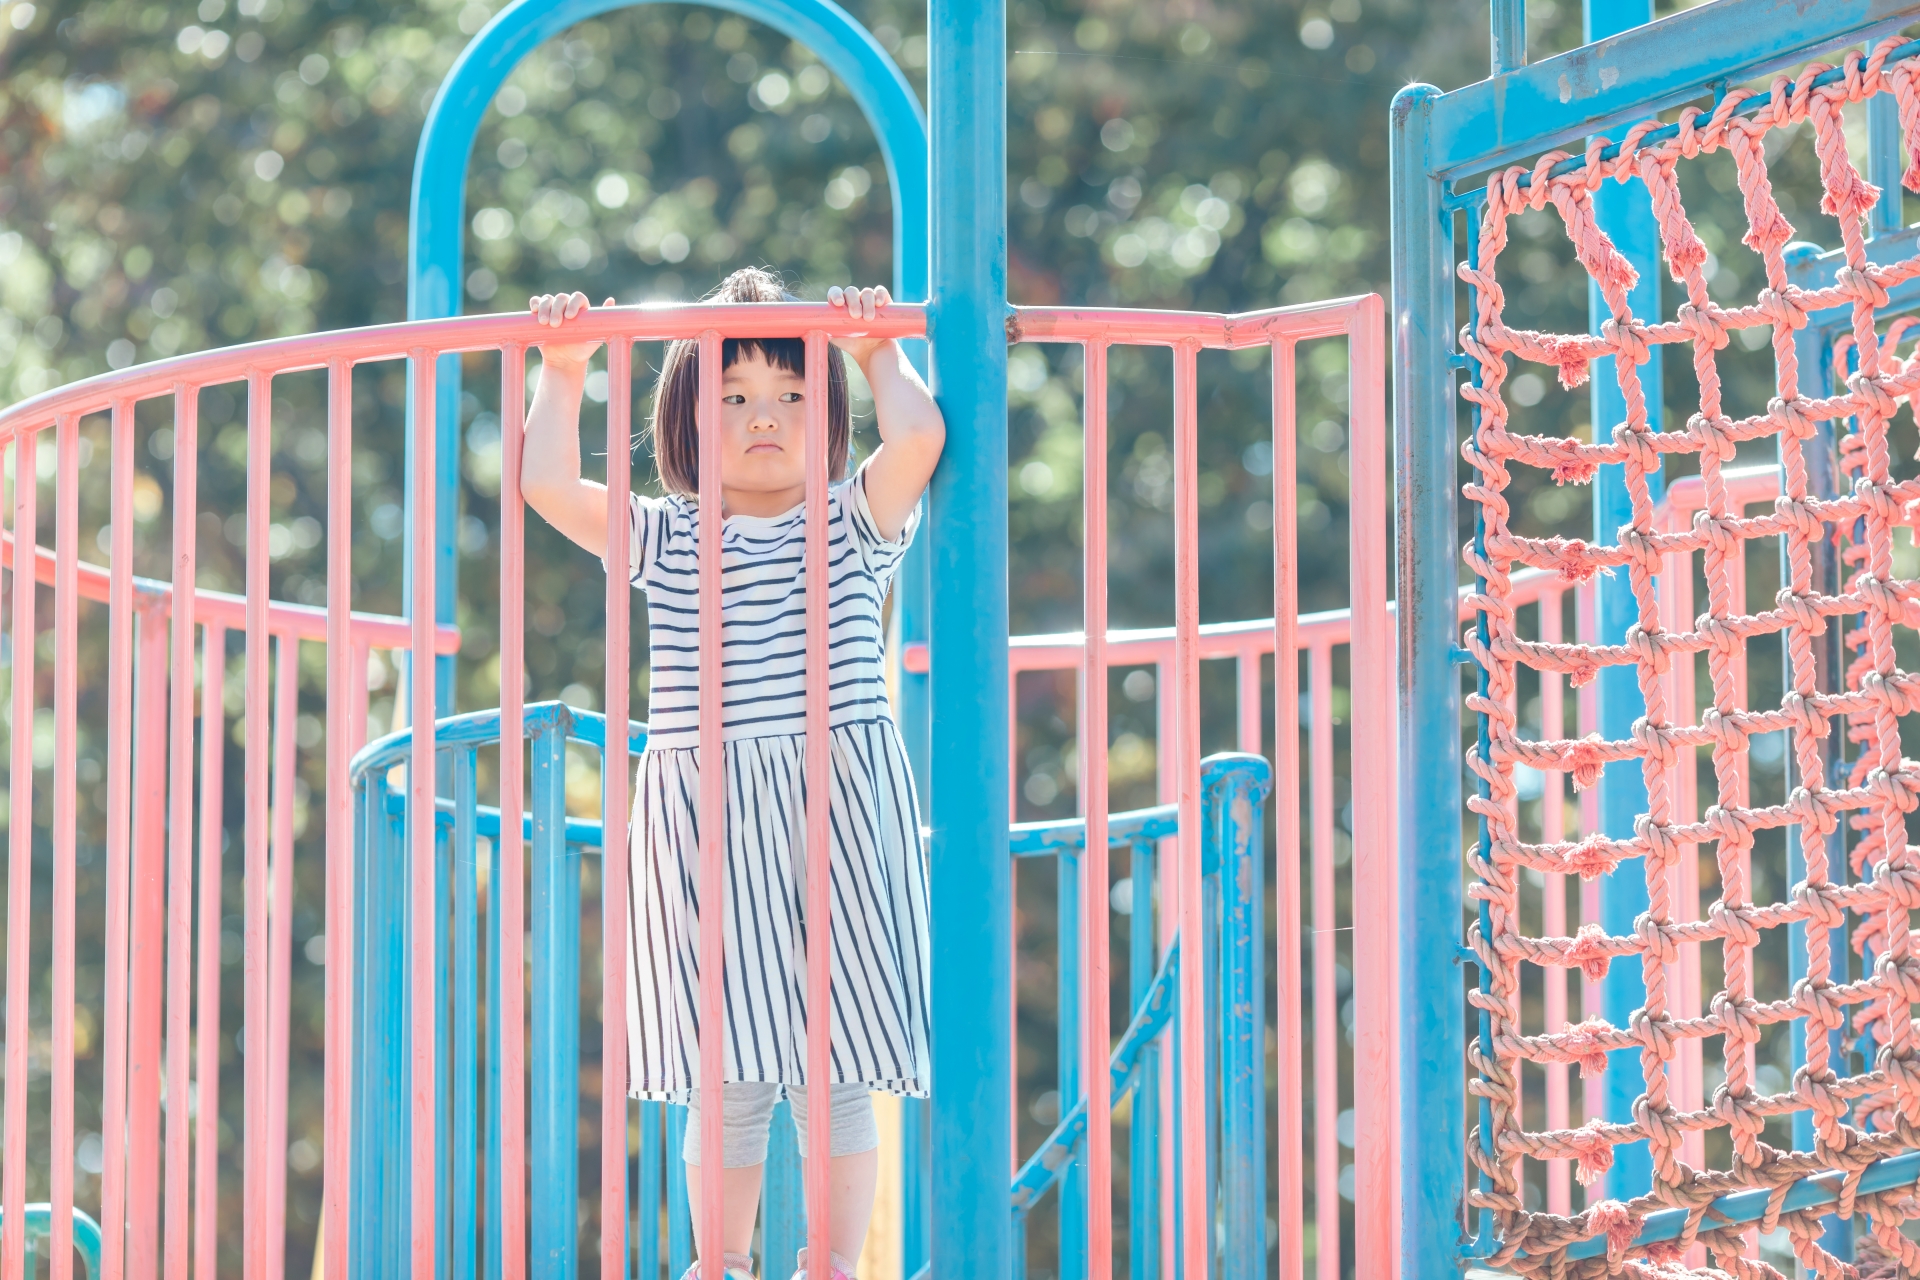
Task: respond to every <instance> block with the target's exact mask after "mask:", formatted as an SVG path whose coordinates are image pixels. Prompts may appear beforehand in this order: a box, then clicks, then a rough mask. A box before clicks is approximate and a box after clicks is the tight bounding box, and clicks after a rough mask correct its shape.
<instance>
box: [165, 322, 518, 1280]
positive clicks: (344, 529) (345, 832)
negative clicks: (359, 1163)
mask: <svg viewBox="0 0 1920 1280" xmlns="http://www.w3.org/2000/svg"><path fill="white" fill-rule="evenodd" d="M505 506H506V500H504V499H503V501H502V504H501V507H502V510H503V511H504V510H505ZM352 635H353V366H352V365H351V364H349V363H347V362H346V361H344V360H335V361H333V362H332V363H330V364H328V365H327V726H326V732H327V798H326V810H325V812H326V820H325V821H326V849H327V884H326V897H327V913H326V925H325V929H326V938H327V974H326V1007H325V1018H326V1031H325V1036H326V1048H325V1053H326V1065H325V1072H324V1076H323V1086H322V1087H323V1089H324V1093H323V1096H322V1099H321V1152H320V1158H321V1210H320V1220H321V1232H322V1240H321V1245H320V1252H321V1256H322V1257H323V1258H324V1259H325V1267H326V1274H325V1275H324V1276H322V1277H320V1280H345V1276H346V1274H347V1266H348V1254H349V1250H350V1248H351V1242H350V1238H349V1234H348V1233H349V1228H350V1226H351V1223H350V1222H349V1221H348V1214H349V1212H350V1210H349V1207H348V1206H349V1203H350V1202H349V1200H348V1197H347V1179H348V1178H349V1177H350V1176H351V1174H352V1164H351V1160H352V1140H353V1003H352V1002H353V968H352V966H353V790H352V787H351V785H350V783H349V780H348V773H349V768H350V765H351V762H352V759H353V752H354V750H355V749H356V747H357V746H358V744H357V743H356V742H355V741H354V734H353V725H352V724H351V715H350V712H349V710H348V708H349V707H350V706H351V705H352V704H353V701H354V700H355V699H354V686H355V685H358V686H359V697H360V698H365V697H366V688H367V664H366V661H365V659H364V657H361V655H360V651H359V650H358V649H357V648H356V647H355V646H354V645H353V642H352ZM356 657H361V661H360V665H359V666H358V668H356V667H355V666H354V665H353V663H354V659H355V658H356ZM515 740H516V741H518V739H515ZM195 1280H203V1278H201V1277H196V1278H195ZM204 1280H211V1276H208V1277H206V1278H204Z"/></svg>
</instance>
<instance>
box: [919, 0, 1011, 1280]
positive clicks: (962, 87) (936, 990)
mask: <svg viewBox="0 0 1920 1280" xmlns="http://www.w3.org/2000/svg"><path fill="white" fill-rule="evenodd" d="M1006 22H1007V20H1006V8H1005V3H1004V0H932V3H931V4H930V6H929V13H928V21H927V30H928V36H929V41H928V43H929V46H930V47H931V49H932V50H933V58H932V67H931V70H930V72H929V75H928V82H927V85H928V98H929V108H930V109H929V111H928V117H929V120H930V123H931V131H932V138H933V150H934V153H935V154H937V155H938V156H939V157H940V164H939V167H938V169H937V170H936V171H935V172H934V175H933V178H934V181H935V183H936V184H937V186H936V189H935V191H934V200H933V205H932V221H931V229H932V235H931V242H932V243H931V248H932V288H931V292H930V295H929V307H928V316H927V336H928V338H929V346H930V347H931V348H932V356H933V360H932V363H933V392H934V395H935V397H936V398H937V399H938V401H939V404H940V409H941V412H942V414H943V415H944V416H945V418H946V424H947V446H946V452H945V455H944V457H943V458H942V460H941V463H940V468H939V470H938V471H937V472H936V473H935V475H934V478H933V488H932V492H931V494H930V496H929V502H928V505H929V508H930V511H931V513H932V517H933V518H932V520H931V521H930V524H929V528H928V530H927V534H926V541H927V548H928V553H929V560H930V565H931V571H932V579H933V581H936V582H938V583H939V584H940V589H939V591H937V592H935V593H933V599H932V603H931V616H932V623H933V625H932V628H931V630H932V634H933V636H934V642H933V650H932V657H933V663H932V668H933V669H932V698H931V702H932V732H933V734H934V735H935V738H934V740H935V741H939V742H947V743H952V744H955V749H954V750H950V751H947V752H945V753H944V754H943V755H942V757H941V762H940V769H939V770H938V771H937V772H936V773H935V775H934V777H933V779H932V782H933V785H932V795H931V804H930V805H929V817H930V819H931V823H932V828H933V845H932V853H931V863H930V866H931V874H932V883H931V895H932V901H933V903H934V911H933V918H932V921H931V942H932V973H933V1001H932V1004H933V1011H932V1019H933V1026H934V1028H935V1034H934V1037H933V1084H934V1089H933V1135H932V1138H933V1149H934V1150H935V1151H938V1152H939V1153H940V1159H939V1160H937V1161H935V1162H934V1163H933V1168H932V1181H931V1186H932V1196H931V1199H932V1210H933V1213H932V1218H933V1234H932V1241H931V1245H932V1247H931V1249H930V1255H931V1257H933V1258H935V1259H938V1261H939V1267H940V1273H941V1280H1004V1277H1006V1276H1008V1275H1010V1274H1012V1272H1013V1269H1014V1257H1013V1232H1012V1223H1011V1222H1010V1221H1009V1219H1008V1215H1007V1213H1006V1210H1005V1204H1006V1201H1005V1199H1004V1197H1005V1195H1006V1190H1005V1188H1006V1176H1007V1170H1008V1169H1009V1168H1011V1167H1012V1157H1013V1152H1012V1147H1011V1134H1010V1129H1011V1121H1012V1116H1011V1114H1010V1112H1011V1099H1012V1095H1013V1046H1012V1044H1011V1042H1010V1041H1011V1029H1012V1028H1011V1014H1012V1009H1013V1004H1012V1001H1013V987H1012V978H1013V975H1012V970H1011V958H1012V942H1013V938H1012V927H1013V922H1012V912H1011V911H1010V910H1008V909H1007V904H1008V902H1009V901H1010V896H1011V895H1010V890H1011V885H1012V865H1011V862H1010V860H1009V858H1008V856H1007V820H1008V817H1009V815H1008V812H1007V806H1008V795H1007V779H1008V766H1009V762H1008V759H1007V717H1008V709H1007V700H1006V698H1005V697H1004V696H1002V695H1001V693H1000V692H999V691H1000V690H1003V689H1005V688H1006V687H1007V634H1008V621H1007V337H1006V318H1007V217H1006V212H1007V200H1006V193H1007V130H1006V115H1007V112H1006V67H1007V59H1006ZM983 907H984V908H985V909H983Z"/></svg>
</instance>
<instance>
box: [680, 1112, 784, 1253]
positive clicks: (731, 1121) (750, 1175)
mask: <svg viewBox="0 0 1920 1280" xmlns="http://www.w3.org/2000/svg"><path fill="white" fill-rule="evenodd" d="M779 1092H780V1087H779V1086H778V1085H772V1084H758V1083H744V1084H729V1085H724V1086H722V1087H721V1091H720V1099H721V1107H722V1116H721V1119H722V1123H723V1126H724V1129H725V1136H724V1137H723V1139H722V1147H723V1150H722V1152H721V1160H720V1173H719V1182H720V1188H719V1190H720V1211H721V1214H722V1226H721V1247H722V1248H724V1249H725V1250H726V1251H727V1252H728V1253H730V1254H734V1253H738V1254H746V1253H750V1252H752V1250H753V1222H754V1218H755V1216H756V1215H758V1213H759V1211H760V1181H761V1177H762V1175H763V1174H764V1173H765V1171H766V1163H767V1130H768V1129H769V1128H770V1127H771V1126H772V1123H773V1104H774V1103H775V1102H776V1101H777V1100H778V1097H779ZM681 1154H682V1155H683V1156H684V1157H685V1159H686V1162H687V1202H688V1205H689V1207H690V1208H691V1209H692V1210H693V1221H694V1226H695V1230H694V1238H695V1241H696V1245H695V1247H696V1249H697V1248H698V1243H697V1242H698V1239H699V1223H700V1198H701V1181H702V1178H701V1157H702V1152H701V1150H700V1091H699V1090H698V1089H696V1090H694V1091H693V1094H692V1096H691V1097H690V1098H689V1099H688V1100H687V1139H686V1146H685V1147H684V1149H683V1150H682V1153H681ZM699 1274H700V1277H701V1280H721V1268H719V1267H715V1268H713V1269H712V1270H708V1269H707V1268H706V1267H704V1266H703V1267H701V1268H700V1272H699Z"/></svg>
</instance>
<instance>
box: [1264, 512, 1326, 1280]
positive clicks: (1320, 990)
mask: <svg viewBox="0 0 1920 1280" xmlns="http://www.w3.org/2000/svg"><path fill="white" fill-rule="evenodd" d="M1277 492H1278V490H1277V489H1276V493H1277ZM1288 505H1289V506H1290V507H1291V506H1292V505H1293V504H1292V503H1289V504H1288ZM1279 519H1280V507H1279V504H1278V502H1276V503H1275V504H1274V521H1275V523H1276V524H1277V523H1278V522H1279ZM1295 705H1296V711H1295V715H1296V716H1297V715H1298V714H1299V713H1298V710H1297V706H1298V704H1297V702H1296V704H1295ZM1307 708H1308V716H1309V719H1308V721H1307V759H1308V772H1307V787H1308V794H1307V803H1308V820H1309V821H1310V822H1311V823H1312V833H1313V838H1312V843H1311V845H1310V846H1309V847H1310V850H1311V853H1312V859H1313V870H1312V874H1313V886H1312V891H1313V1220H1314V1275H1315V1276H1317V1277H1318V1280H1340V1193H1339V1186H1340V1138H1339V1123H1340V1026H1339V1021H1338V1017H1339V1014H1338V1010H1339V999H1340V996H1339V992H1338V991H1337V990H1336V989H1335V987H1334V974H1333V971H1334V966H1335V964H1336V961H1335V958H1334V942H1335V941H1336V939H1337V938H1338V937H1339V929H1338V927H1337V926H1336V925H1335V924H1334V918H1335V914H1334V912H1335V908H1334V887H1333V842H1334V833H1333V654H1332V652H1331V651H1330V650H1329V648H1328V647H1327V646H1326V645H1325V644H1315V645H1314V646H1313V647H1312V648H1310V649H1309V650H1307ZM1295 736H1296V737H1297V736H1298V731H1297V730H1296V731H1295Z"/></svg>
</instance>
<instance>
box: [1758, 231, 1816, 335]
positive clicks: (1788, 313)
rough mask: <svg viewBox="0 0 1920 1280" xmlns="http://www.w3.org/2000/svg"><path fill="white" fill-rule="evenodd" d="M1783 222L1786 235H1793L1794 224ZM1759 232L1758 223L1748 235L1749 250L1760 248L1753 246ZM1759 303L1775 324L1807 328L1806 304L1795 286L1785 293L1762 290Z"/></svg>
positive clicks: (1792, 327) (1797, 328)
mask: <svg viewBox="0 0 1920 1280" xmlns="http://www.w3.org/2000/svg"><path fill="white" fill-rule="evenodd" d="M1781 222H1782V224H1783V225H1785V227H1786V234H1787V235H1788V236H1791V235H1792V234H1793V226H1792V224H1791V223H1787V221H1786V219H1784V218H1782V219H1781ZM1759 230H1760V227H1759V224H1758V223H1756V224H1755V225H1754V228H1753V230H1752V231H1749V232H1748V233H1747V236H1748V241H1747V245H1748V247H1749V248H1753V249H1757V248H1758V246H1757V245H1755V244H1753V241H1752V237H1753V236H1754V235H1756V234H1757V233H1758V232H1759ZM1781 243H1783V244H1784V243H1785V240H1784V239H1783V240H1782V241H1781ZM1758 302H1759V307H1760V311H1761V313H1762V314H1763V315H1765V316H1766V317H1767V319H1768V320H1770V321H1772V322H1773V323H1774V324H1776V325H1782V324H1783V325H1785V326H1787V328H1789V329H1794V330H1799V329H1804V328H1806V327H1807V308H1806V304H1805V303H1803V302H1801V301H1800V291H1799V290H1798V289H1796V288H1794V287H1793V286H1791V285H1789V286H1787V288H1786V290H1785V291H1784V292H1782V291H1780V290H1777V289H1762V290H1761V291H1760V297H1759V300H1758Z"/></svg>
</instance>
